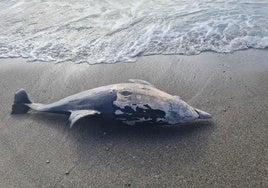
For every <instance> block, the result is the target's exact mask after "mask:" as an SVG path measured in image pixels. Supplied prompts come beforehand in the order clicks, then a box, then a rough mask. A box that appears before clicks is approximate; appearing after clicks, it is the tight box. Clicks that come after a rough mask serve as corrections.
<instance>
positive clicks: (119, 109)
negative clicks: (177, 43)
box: [11, 79, 211, 127]
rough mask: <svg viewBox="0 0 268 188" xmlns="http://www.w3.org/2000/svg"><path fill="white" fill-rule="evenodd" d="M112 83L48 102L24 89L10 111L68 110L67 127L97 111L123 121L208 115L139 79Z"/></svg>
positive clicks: (169, 121) (182, 120)
mask: <svg viewBox="0 0 268 188" xmlns="http://www.w3.org/2000/svg"><path fill="white" fill-rule="evenodd" d="M129 81H130V82H132V83H122V84H113V85H108V86H102V87H98V88H94V89H91V90H87V91H84V92H81V93H77V94H75V95H72V96H69V97H66V98H64V99H61V100H59V101H57V102H54V103H50V104H40V103H32V102H31V101H30V100H29V98H28V95H27V93H26V91H25V90H24V89H20V90H19V91H17V92H16V94H15V99H14V104H13V106H12V112H11V114H23V113H27V112H28V110H29V109H33V110H36V111H39V112H50V113H61V114H68V115H70V117H69V123H70V127H72V126H73V125H74V124H75V122H76V121H78V120H79V119H80V118H83V117H86V116H93V115H101V116H103V117H110V118H114V119H116V120H120V121H122V122H123V123H125V124H128V125H134V124H137V123H153V124H166V125H172V124H179V123H185V122H188V121H192V120H195V119H209V118H211V115H210V114H209V113H206V112H204V111H202V110H199V109H196V108H194V107H191V106H190V105H188V104H187V103H186V102H184V101H183V100H181V99H180V97H178V96H172V95H170V94H168V93H166V92H163V91H161V90H159V89H157V88H155V87H154V86H153V85H152V84H150V83H148V82H146V81H143V80H134V79H131V80H129Z"/></svg>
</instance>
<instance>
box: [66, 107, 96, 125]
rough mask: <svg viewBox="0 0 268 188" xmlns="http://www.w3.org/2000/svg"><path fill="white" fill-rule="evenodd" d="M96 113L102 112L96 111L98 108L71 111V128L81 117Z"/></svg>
mask: <svg viewBox="0 0 268 188" xmlns="http://www.w3.org/2000/svg"><path fill="white" fill-rule="evenodd" d="M96 114H100V112H99V111H96V110H75V111H71V115H70V117H69V122H70V128H72V127H73V125H74V124H75V122H77V121H78V120H79V119H81V118H83V117H86V116H92V115H96Z"/></svg>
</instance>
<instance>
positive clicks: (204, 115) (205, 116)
mask: <svg viewBox="0 0 268 188" xmlns="http://www.w3.org/2000/svg"><path fill="white" fill-rule="evenodd" d="M195 111H196V112H197V113H198V115H199V117H198V119H211V118H212V115H211V114H209V113H207V112H204V111H202V110H199V109H197V108H196V109H195Z"/></svg>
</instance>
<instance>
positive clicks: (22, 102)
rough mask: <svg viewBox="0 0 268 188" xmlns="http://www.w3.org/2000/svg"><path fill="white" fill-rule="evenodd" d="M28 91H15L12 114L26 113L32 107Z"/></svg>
mask: <svg viewBox="0 0 268 188" xmlns="http://www.w3.org/2000/svg"><path fill="white" fill-rule="evenodd" d="M31 103H32V102H31V101H30V99H29V97H28V95H27V93H26V91H25V90H24V89H20V90H19V91H17V92H16V93H15V98H14V104H13V105H12V112H11V114H25V113H27V112H28V110H29V109H30V107H28V106H27V104H31Z"/></svg>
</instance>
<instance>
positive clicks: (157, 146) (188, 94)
mask: <svg viewBox="0 0 268 188" xmlns="http://www.w3.org/2000/svg"><path fill="white" fill-rule="evenodd" d="M267 60H268V53H267V50H246V51H238V52H234V53H229V54H216V53H212V52H206V53H202V54H200V55H195V56H183V55H172V56H171V55H169V56H163V55H157V56H146V57H140V58H139V59H138V60H137V62H135V63H116V64H98V65H87V64H73V63H60V64H54V63H45V62H26V60H24V59H16V58H14V59H11V58H8V59H0V86H1V96H0V119H1V121H0V128H1V131H0V187H3V188H9V187H27V188H31V187H39V188H40V187H70V188H71V187H263V188H264V187H267V186H268V178H267V177H268V150H267V148H268V137H267V135H268V131H267V128H268V127H267V122H268V114H267V107H268V87H267V83H268V62H267ZM131 78H136V79H143V80H146V81H148V82H150V83H152V84H154V85H155V86H156V87H157V88H159V89H161V90H163V91H166V92H168V93H170V94H173V95H179V96H181V97H182V99H183V100H185V101H187V102H188V103H189V104H190V105H192V106H194V107H196V108H200V109H202V110H204V111H207V112H209V113H211V114H212V115H213V119H211V120H206V121H196V122H192V123H188V124H184V125H176V126H141V127H140V126H138V127H136V126H134V127H127V126H122V125H114V123H111V122H107V121H102V120H99V119H83V120H81V121H79V122H78V123H77V124H76V125H75V126H74V127H73V128H72V129H69V127H68V126H67V121H68V117H67V116H64V115H55V114H45V113H36V112H29V113H27V114H24V115H10V112H11V106H12V103H13V98H14V93H15V92H16V91H17V90H18V89H20V88H24V89H25V90H26V91H27V92H28V94H29V97H30V99H31V100H32V101H34V102H38V103H50V102H54V101H56V100H59V99H61V98H63V97H66V96H69V95H71V94H75V93H77V92H80V91H84V90H87V89H91V88H94V87H98V86H103V85H107V84H114V83H122V82H127V80H128V79H131Z"/></svg>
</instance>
